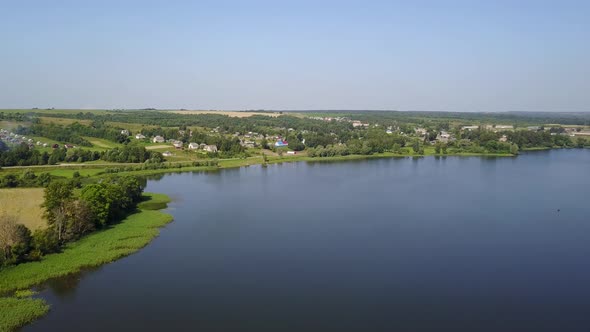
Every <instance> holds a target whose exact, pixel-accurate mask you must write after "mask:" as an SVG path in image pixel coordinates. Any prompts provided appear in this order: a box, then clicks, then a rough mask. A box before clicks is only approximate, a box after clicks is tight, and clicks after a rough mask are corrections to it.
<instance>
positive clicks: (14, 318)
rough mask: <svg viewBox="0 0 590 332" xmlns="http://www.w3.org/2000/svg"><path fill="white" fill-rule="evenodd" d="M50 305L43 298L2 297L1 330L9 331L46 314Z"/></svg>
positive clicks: (0, 331) (0, 298)
mask: <svg viewBox="0 0 590 332" xmlns="http://www.w3.org/2000/svg"><path fill="white" fill-rule="evenodd" d="M48 311H49V306H48V305H47V304H46V303H45V301H43V300H41V299H32V298H16V297H0V332H9V331H14V330H16V329H18V328H19V327H21V326H24V325H26V324H28V323H30V322H32V321H34V320H35V319H37V318H39V317H42V316H44V315H45V314H47V312H48Z"/></svg>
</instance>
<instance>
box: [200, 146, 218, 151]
mask: <svg viewBox="0 0 590 332" xmlns="http://www.w3.org/2000/svg"><path fill="white" fill-rule="evenodd" d="M203 150H205V151H207V152H217V146H216V145H205V147H203Z"/></svg>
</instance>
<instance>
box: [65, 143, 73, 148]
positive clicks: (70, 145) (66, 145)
mask: <svg viewBox="0 0 590 332" xmlns="http://www.w3.org/2000/svg"><path fill="white" fill-rule="evenodd" d="M64 148H66V149H73V148H74V146H73V145H72V144H65V145H64Z"/></svg>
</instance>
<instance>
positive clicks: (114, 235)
mask: <svg viewBox="0 0 590 332" xmlns="http://www.w3.org/2000/svg"><path fill="white" fill-rule="evenodd" d="M143 196H144V197H145V198H146V200H145V201H143V202H141V203H139V204H138V206H137V209H138V211H137V212H135V213H132V214H130V215H128V216H127V217H126V218H125V219H123V220H122V221H121V222H119V223H117V224H115V225H113V226H112V227H109V228H107V229H105V230H101V231H97V232H94V233H91V234H89V235H87V236H86V237H84V238H82V239H80V240H78V241H76V242H73V243H71V244H69V245H68V246H66V247H65V248H64V250H63V251H62V252H59V253H54V254H50V255H47V256H45V257H43V259H42V260H40V261H38V262H28V263H22V264H19V265H16V266H13V267H9V268H7V269H5V270H1V271H0V308H1V309H2V310H0V331H2V332H4V331H13V330H16V329H18V328H20V327H22V326H24V325H26V324H28V323H31V322H32V321H34V320H35V319H38V318H40V317H42V316H44V315H45V314H46V313H47V312H48V311H49V306H48V305H47V303H46V302H45V301H44V300H43V299H39V298H35V297H33V296H34V294H35V293H34V292H32V291H30V289H31V288H34V287H37V286H40V285H42V284H43V283H44V282H47V281H48V280H50V279H54V278H59V277H63V276H66V275H71V274H75V273H79V272H80V271H82V270H84V269H86V268H91V267H97V266H101V265H105V264H108V263H111V262H114V261H116V260H118V259H120V258H123V257H126V256H129V255H131V254H134V253H135V252H137V251H139V250H140V249H142V248H144V247H145V246H147V245H148V244H149V243H150V242H152V241H153V240H154V239H155V238H156V237H157V236H158V235H159V234H160V228H162V227H164V226H165V225H167V224H168V223H170V222H172V220H173V217H172V215H171V214H168V213H165V212H161V211H160V210H162V209H164V208H166V207H167V204H168V203H169V202H170V201H171V200H170V198H169V197H168V196H167V195H164V194H153V193H144V194H143ZM130 239H132V240H130ZM123 242H124V244H125V245H124V246H121V243H123ZM19 294H25V295H24V296H20V295H19Z"/></svg>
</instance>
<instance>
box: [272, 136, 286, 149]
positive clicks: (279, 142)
mask: <svg viewBox="0 0 590 332" xmlns="http://www.w3.org/2000/svg"><path fill="white" fill-rule="evenodd" d="M288 145H289V142H287V141H284V140H282V139H280V138H279V139H278V140H277V141H276V142H275V147H277V148H282V147H285V146H288Z"/></svg>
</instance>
